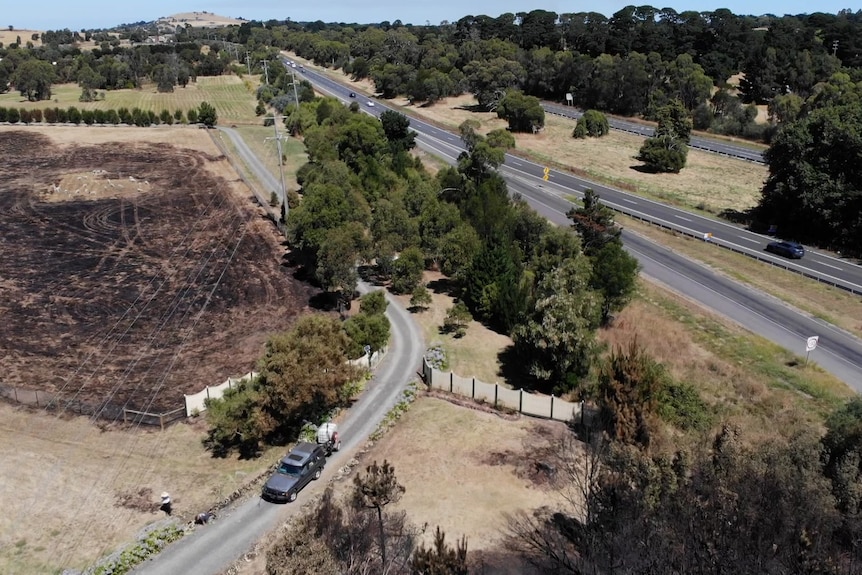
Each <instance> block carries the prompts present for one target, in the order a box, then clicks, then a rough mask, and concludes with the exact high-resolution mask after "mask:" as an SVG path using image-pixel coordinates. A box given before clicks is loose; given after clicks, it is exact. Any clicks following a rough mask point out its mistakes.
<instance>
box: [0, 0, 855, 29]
mask: <svg viewBox="0 0 862 575" xmlns="http://www.w3.org/2000/svg"><path fill="white" fill-rule="evenodd" d="M666 2H667V0H663V2H655V3H652V2H647V1H646V0H628V1H626V0H595V1H594V2H591V3H581V2H554V1H542V0H538V1H537V0H493V1H492V0H470V1H468V2H464V1H463V0H461V1H455V0H431V1H427V2H425V1H422V0H418V1H417V0H413V1H405V0H323V1H317V2H314V1H312V2H308V1H305V2H289V1H288V2H285V1H284V0H210V1H208V2H198V1H195V0H192V1H191V2H190V3H189V4H180V3H178V2H176V1H175V0H148V1H147V2H141V3H138V2H134V1H132V2H124V1H123V0H111V1H106V0H77V1H75V2H70V1H69V0H40V1H39V2H36V3H34V4H30V3H29V2H14V1H12V0H3V2H2V4H4V6H2V8H0V18H2V19H3V21H2V22H0V26H3V27H4V28H6V27H8V26H14V27H15V28H19V29H24V30H60V29H63V28H69V29H70V30H81V29H84V28H87V29H93V28H111V27H113V26H116V25H118V24H122V23H128V22H138V21H141V20H143V21H151V20H156V19H157V18H159V17H162V16H170V15H172V14H177V13H179V12H194V11H198V12H200V11H207V12H211V13H214V14H218V15H219V16H230V17H233V18H240V17H241V18H245V19H246V20H270V19H276V20H284V19H286V18H290V19H291V20H294V21H297V22H305V21H315V20H322V21H323V22H358V23H378V22H382V21H384V20H388V21H390V22H394V21H395V20H401V21H402V22H403V23H405V24H408V23H412V24H426V23H430V24H435V25H436V24H439V23H440V22H442V21H443V20H448V21H450V22H454V21H457V20H459V19H461V18H463V17H464V16H468V15H480V14H484V15H487V16H499V15H500V14H504V13H506V12H512V13H518V12H529V11H530V10H536V9H541V10H549V11H553V12H557V13H565V12H600V13H602V14H605V15H606V16H610V15H612V14H613V13H614V12H616V11H618V10H619V9H621V8H623V7H624V6H627V5H630V4H633V5H635V6H639V5H650V6H654V7H656V8H664V7H669V8H673V9H674V10H676V11H677V12H684V11H686V10H695V11H698V12H703V11H712V10H717V9H719V8H727V9H729V10H730V11H731V12H733V13H734V14H754V15H760V14H778V15H783V14H803V13H809V12H814V11H817V12H828V13H833V14H834V13H837V12H838V11H839V10H842V9H844V8H849V9H851V10H853V11H854V12H855V11H857V10H859V9H860V4H859V2H860V0H855V2H856V4H855V5H854V4H850V3H849V2H848V1H847V0H821V1H818V2H816V3H812V2H810V1H808V0H782V1H777V0H724V1H723V2H712V1H710V0H673V1H672V2H670V3H669V4H668V3H666Z"/></svg>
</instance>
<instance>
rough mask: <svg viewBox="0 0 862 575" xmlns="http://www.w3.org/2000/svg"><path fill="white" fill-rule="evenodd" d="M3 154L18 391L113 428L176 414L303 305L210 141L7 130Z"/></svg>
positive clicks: (268, 234)
mask: <svg viewBox="0 0 862 575" xmlns="http://www.w3.org/2000/svg"><path fill="white" fill-rule="evenodd" d="M131 132H133V133H131ZM49 134H50V135H49ZM147 135H148V136H149V137H151V138H153V139H155V140H156V141H158V142H159V143H153V141H152V140H151V141H149V142H147V141H139V140H142V139H145V138H146V136H147ZM165 141H174V142H176V144H165V143H164V142H165ZM183 144H186V145H183ZM33 150H39V153H38V154H34V153H33ZM0 153H2V155H3V158H4V162H3V165H2V166H0V190H2V191H0V237H2V238H3V240H2V241H3V249H2V251H0V270H2V272H0V292H2V297H0V315H2V317H3V320H4V321H3V322H2V323H0V369H2V373H3V380H2V382H0V383H2V385H3V386H5V388H6V389H7V390H8V389H9V388H12V387H14V388H21V389H31V390H32V389H35V390H39V391H43V392H45V393H47V394H48V395H50V396H53V398H54V405H55V406H56V407H57V408H58V409H60V410H65V409H67V408H68V409H73V410H74V409H75V408H76V407H75V406H84V405H89V406H91V407H92V406H96V407H97V408H99V409H104V408H108V409H107V411H105V413H106V414H108V415H109V416H110V417H112V418H113V417H118V413H119V412H118V411H117V409H119V408H120V407H121V406H125V407H128V408H132V409H145V410H147V411H154V412H159V411H167V410H170V409H176V408H177V407H180V406H182V405H183V397H182V396H183V394H184V393H185V394H188V393H194V392H196V391H199V390H200V389H202V388H203V387H204V386H205V385H212V384H215V383H219V382H221V381H223V380H224V379H226V378H227V377H228V376H233V375H239V374H241V373H245V372H247V371H249V369H251V368H252V367H253V366H254V365H255V362H256V359H257V357H258V356H259V355H260V353H261V350H262V346H263V343H264V341H265V339H266V337H267V335H269V334H270V333H272V332H274V331H276V330H279V329H283V328H284V327H285V325H286V323H287V322H289V321H290V320H291V318H293V317H295V316H296V314H298V313H302V312H303V310H305V309H307V302H308V300H309V298H310V297H311V295H313V292H312V290H310V288H308V287H307V286H305V285H304V284H300V283H299V282H297V281H295V280H294V279H293V278H292V277H291V276H290V275H289V273H288V272H287V270H285V269H284V268H283V267H281V266H280V265H279V258H280V256H281V253H282V251H283V248H282V247H281V246H280V244H279V240H278V238H277V236H276V234H275V232H274V230H273V229H272V227H271V225H270V224H269V223H268V222H267V220H266V219H265V218H264V217H263V213H262V211H261V210H260V209H259V208H257V207H255V206H254V204H252V202H251V200H250V197H251V193H250V192H249V190H248V189H247V188H246V187H245V186H244V185H243V184H242V183H241V182H240V181H239V180H238V178H237V176H236V174H235V172H233V170H232V169H231V168H230V165H229V164H228V163H227V162H226V161H225V160H224V158H222V157H221V156H220V155H217V152H216V148H215V146H214V145H213V143H212V141H211V139H210V137H209V134H208V133H207V132H206V131H201V130H191V129H182V128H178V129H175V130H168V129H165V130H157V131H153V132H149V131H146V130H108V129H102V130H99V129H93V130H86V129H78V130H75V129H69V130H63V129H60V128H50V129H48V128H45V129H41V130H40V129H33V128H30V129H27V130H26V131H24V130H18V131H15V130H11V129H2V138H0ZM7 395H8V394H7Z"/></svg>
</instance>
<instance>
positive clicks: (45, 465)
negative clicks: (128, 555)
mask: <svg viewBox="0 0 862 575" xmlns="http://www.w3.org/2000/svg"><path fill="white" fill-rule="evenodd" d="M201 423H202V422H201ZM201 423H193V424H178V425H174V426H171V427H169V428H168V429H166V430H165V431H164V432H161V431H158V430H154V429H151V428H145V429H140V430H137V431H134V430H133V431H131V432H129V431H125V430H121V429H114V428H110V427H108V428H106V429H102V430H100V429H99V428H97V427H96V426H95V425H93V424H92V423H90V421H89V420H88V419H87V418H79V417H76V418H73V419H68V420H67V419H61V418H58V417H56V416H55V415H51V414H45V413H40V412H36V413H32V412H29V411H25V410H21V409H16V408H14V407H12V406H9V405H7V404H4V403H0V461H2V462H3V464H2V470H3V481H1V482H0V501H3V515H4V518H5V519H4V521H3V522H0V524H2V525H3V528H2V531H0V573H17V574H27V573H48V572H56V570H57V569H58V567H71V568H82V567H85V566H87V565H89V564H92V563H93V562H94V561H95V560H96V559H98V558H99V557H100V556H101V555H103V554H105V553H108V552H110V551H112V550H114V549H115V548H117V547H119V546H121V545H123V544H124V543H127V542H129V541H132V540H133V539H134V538H135V536H136V534H137V533H138V532H139V531H140V530H141V529H142V528H143V527H145V526H146V525H148V524H151V523H153V522H156V521H159V520H161V519H162V518H163V517H164V514H163V513H161V512H159V511H158V501H159V494H160V493H161V492H162V491H168V492H169V493H170V494H171V496H172V498H173V503H174V515H177V516H179V517H181V518H184V519H186V520H191V519H192V518H193V517H194V515H195V514H197V513H199V512H200V511H203V510H206V509H209V508H210V507H211V506H212V505H213V503H215V502H216V501H218V500H220V499H222V498H224V497H227V496H228V495H229V494H230V493H231V492H232V491H233V490H235V489H237V488H239V487H241V486H243V485H244V484H246V483H248V482H250V481H251V480H252V479H254V478H255V477H257V475H258V474H260V473H261V472H262V471H263V470H265V469H266V468H267V464H268V463H271V462H272V461H274V460H275V459H276V458H277V457H278V456H279V455H280V454H281V449H277V450H274V451H272V453H267V454H266V455H264V457H262V458H261V459H259V460H254V461H240V460H237V459H236V458H228V459H213V458H212V457H210V455H209V454H208V453H206V452H205V451H203V449H202V447H201V439H202V438H203V436H204V427H203V426H202V425H201ZM13 488H15V490H14V491H13ZM52 494H56V495H57V496H56V497H55V496H51V495H52ZM121 500H125V501H126V506H123V505H121V503H120V502H121Z"/></svg>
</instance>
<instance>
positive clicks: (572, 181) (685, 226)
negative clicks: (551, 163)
mask: <svg viewBox="0 0 862 575" xmlns="http://www.w3.org/2000/svg"><path fill="white" fill-rule="evenodd" d="M302 75H303V76H305V77H306V78H307V79H308V80H309V81H311V82H312V83H313V84H314V85H315V86H316V87H317V88H318V89H321V90H323V91H325V92H328V93H330V94H332V95H334V96H336V97H338V98H340V99H342V100H343V101H346V102H349V101H352V99H351V98H349V97H348V94H349V93H350V91H351V88H350V87H348V86H344V85H342V84H340V83H338V82H336V81H335V80H333V79H331V78H330V77H328V76H326V75H325V74H322V73H318V72H315V71H314V70H311V69H309V68H307V67H306V68H304V69H303V72H302ZM356 101H357V102H359V103H360V105H361V106H362V109H363V110H364V111H365V112H367V113H369V114H371V115H374V116H378V117H379V115H380V114H381V113H382V112H384V111H385V110H388V109H390V108H388V107H387V106H386V105H385V104H383V103H381V102H380V101H379V100H375V99H373V98H368V97H364V96H360V97H358V98H356ZM368 102H374V106H373V107H370V106H368V105H367V103H368ZM410 125H411V127H412V128H413V129H414V130H415V131H416V132H417V133H418V134H419V138H418V139H419V141H423V138H424V139H425V140H427V141H428V142H433V143H434V145H436V146H437V147H438V148H441V149H442V148H445V147H447V145H448V147H450V148H451V150H452V151H453V152H454V151H455V150H461V149H462V143H461V139H460V137H459V136H458V135H456V134H454V133H452V132H449V131H447V130H444V129H441V128H439V127H437V126H434V125H431V124H429V123H427V122H424V121H422V120H419V119H417V118H413V117H411V118H410ZM456 155H457V154H456ZM504 166H505V168H504V169H508V170H509V172H508V173H510V174H513V175H517V176H520V177H524V178H527V179H529V180H530V181H533V182H541V181H542V177H543V174H544V170H545V166H543V165H541V164H537V163H535V162H531V161H529V160H526V159H524V158H521V157H519V156H514V155H511V154H507V155H506V161H505V164H504ZM549 182H550V183H552V184H556V185H558V186H560V188H561V189H568V190H570V191H571V195H573V196H578V195H579V194H581V193H582V192H583V191H584V190H585V189H587V188H592V189H593V190H595V191H596V193H598V194H599V195H600V196H601V199H602V202H603V203H605V204H607V205H608V206H610V207H612V208H614V209H615V210H618V211H620V212H621V213H624V214H626V215H629V216H632V217H635V218H637V219H642V220H644V221H649V222H651V223H653V224H658V225H661V226H663V227H666V228H668V229H672V230H675V231H677V232H680V233H683V234H686V235H689V236H694V237H703V236H704V234H712V238H711V240H710V241H712V242H713V243H714V244H716V245H718V246H721V247H724V248H727V249H731V250H733V251H735V252H737V253H740V254H743V255H746V256H749V257H752V258H755V259H758V260H760V261H762V262H764V263H767V264H770V265H774V266H777V267H780V268H782V269H787V270H790V271H793V272H796V273H800V274H802V275H805V276H806V277H810V278H812V279H816V280H818V281H822V282H824V283H828V284H830V285H835V286H837V287H840V288H842V289H845V290H848V291H850V292H853V293H856V294H860V295H862V266H860V265H857V264H856V263H854V262H852V261H850V260H846V259H840V258H836V257H834V256H832V255H830V254H828V253H824V252H820V251H818V250H814V249H811V248H807V249H806V255H805V257H804V258H803V259H801V260H788V259H786V258H782V257H780V256H775V255H772V254H769V253H767V252H765V251H764V250H765V248H766V244H767V243H769V242H771V241H773V240H774V238H772V237H769V236H765V235H763V234H757V233H754V232H750V231H748V230H746V229H744V228H742V227H740V226H736V225H733V224H730V223H728V222H725V221H722V220H717V219H713V218H709V217H706V216H702V215H699V214H695V213H692V212H689V211H686V210H683V209H680V208H675V207H673V206H669V205H667V204H663V203H661V202H656V201H652V200H648V199H645V198H642V197H640V196H636V195H634V194H630V193H627V192H624V191H622V190H618V189H616V188H612V187H610V186H605V185H602V184H599V183H596V182H592V181H590V180H587V179H585V178H580V177H577V176H574V175H572V174H570V173H568V172H563V171H559V170H554V169H551V170H550V171H549Z"/></svg>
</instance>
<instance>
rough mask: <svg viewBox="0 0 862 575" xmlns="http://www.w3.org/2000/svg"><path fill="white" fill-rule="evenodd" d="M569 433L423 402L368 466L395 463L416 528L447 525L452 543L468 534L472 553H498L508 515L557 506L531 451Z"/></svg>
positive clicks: (374, 452) (554, 425)
mask: <svg viewBox="0 0 862 575" xmlns="http://www.w3.org/2000/svg"><path fill="white" fill-rule="evenodd" d="M564 430H565V425H564V424H562V423H556V422H547V421H543V420H538V419H530V418H525V417H524V418H519V419H515V420H511V419H503V418H501V417H500V416H499V415H496V414H493V413H486V412H484V411H477V410H474V409H469V408H467V407H461V406H458V405H453V404H451V403H449V402H448V401H445V400H443V399H437V398H434V397H420V398H419V399H418V400H417V401H416V403H415V404H414V405H413V406H412V407H411V408H410V410H409V411H408V412H407V413H406V415H404V417H403V419H402V420H401V421H400V422H399V423H398V427H397V428H396V429H395V430H394V432H392V433H389V434H387V435H385V436H384V437H383V438H382V439H381V440H380V441H378V442H377V444H375V445H374V447H373V448H372V450H371V451H370V452H369V453H368V454H366V455H365V456H363V458H362V463H363V465H367V464H370V463H371V462H372V461H373V460H376V461H378V462H382V461H383V460H388V461H389V462H390V463H392V465H393V466H394V467H395V473H396V475H397V476H398V481H399V483H401V484H402V485H404V486H405V488H406V491H405V493H404V497H403V498H402V499H401V501H400V502H399V503H398V505H397V508H398V509H403V510H405V511H407V513H408V515H409V516H410V519H411V520H412V521H413V523H415V524H416V525H420V526H421V525H424V524H426V523H427V525H428V532H427V535H432V534H433V532H434V529H435V528H436V526H438V525H439V526H440V527H441V528H442V529H443V530H444V531H445V532H446V535H447V539H448V540H450V541H453V542H454V541H455V540H456V539H459V538H460V537H461V536H462V535H466V536H467V538H468V544H469V549H471V550H479V549H483V550H491V549H493V548H494V547H496V546H497V545H499V543H500V539H501V536H502V533H503V531H504V528H505V524H506V519H505V514H506V513H512V512H515V511H518V510H532V509H535V508H537V507H541V506H543V505H550V504H553V503H555V502H557V494H556V492H554V491H553V490H552V489H550V488H546V487H544V486H542V485H541V484H540V482H537V481H534V480H533V479H531V477H533V476H534V473H535V467H534V464H535V454H534V453H533V454H531V453H529V451H528V446H529V445H531V444H535V443H538V442H539V440H540V438H541V437H544V436H548V435H550V434H554V433H562V432H563V431H564ZM429 539H430V537H427V538H426V544H428V543H430V541H429Z"/></svg>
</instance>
